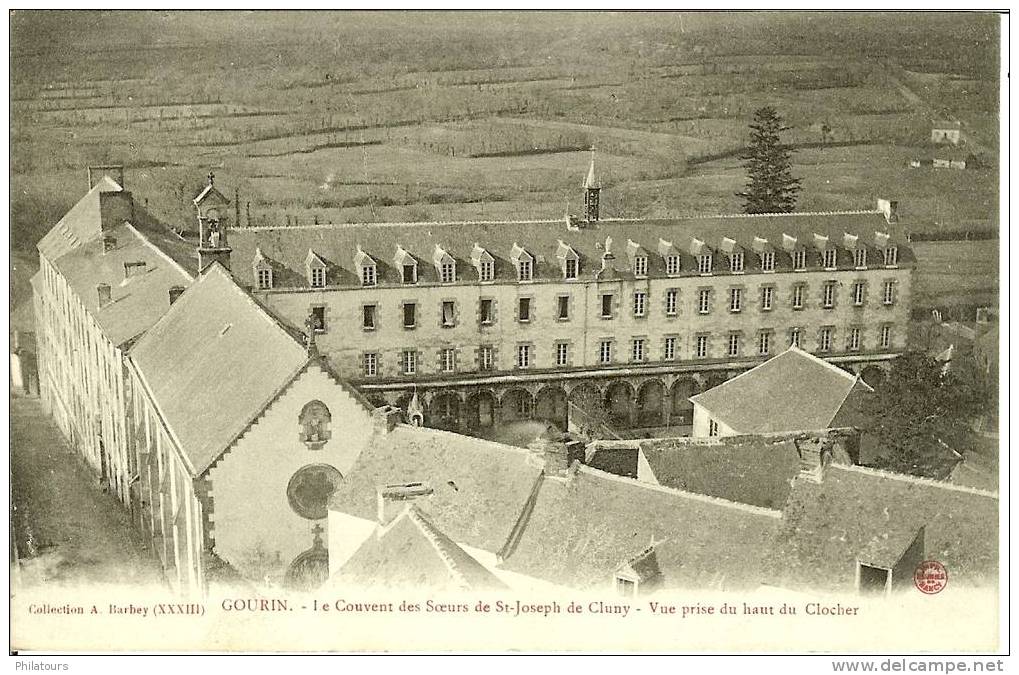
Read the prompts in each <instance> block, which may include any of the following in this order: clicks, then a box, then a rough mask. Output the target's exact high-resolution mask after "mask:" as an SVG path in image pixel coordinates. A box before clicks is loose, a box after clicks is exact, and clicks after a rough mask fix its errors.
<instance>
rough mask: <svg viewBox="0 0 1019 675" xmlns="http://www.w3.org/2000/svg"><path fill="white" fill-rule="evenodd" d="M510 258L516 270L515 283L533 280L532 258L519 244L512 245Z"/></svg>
mask: <svg viewBox="0 0 1019 675" xmlns="http://www.w3.org/2000/svg"><path fill="white" fill-rule="evenodd" d="M510 258H511V259H512V260H513V264H514V265H516V268H517V281H531V280H532V279H533V278H534V256H532V255H531V254H530V253H528V252H527V251H526V250H525V249H524V248H523V247H522V246H520V245H519V244H513V250H512V251H511V252H510Z"/></svg>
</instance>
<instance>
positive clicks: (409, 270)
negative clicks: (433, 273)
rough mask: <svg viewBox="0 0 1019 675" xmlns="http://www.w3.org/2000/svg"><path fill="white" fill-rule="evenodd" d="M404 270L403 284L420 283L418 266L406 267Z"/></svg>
mask: <svg viewBox="0 0 1019 675" xmlns="http://www.w3.org/2000/svg"><path fill="white" fill-rule="evenodd" d="M402 269H403V283H405V284H416V283H417V282H418V266H417V265H404V266H403V268H402Z"/></svg>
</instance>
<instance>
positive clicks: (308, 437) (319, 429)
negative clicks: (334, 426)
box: [298, 401, 332, 450]
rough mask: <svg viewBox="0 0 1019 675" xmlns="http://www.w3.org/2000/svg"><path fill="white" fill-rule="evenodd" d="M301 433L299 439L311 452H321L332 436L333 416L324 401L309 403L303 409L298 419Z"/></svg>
mask: <svg viewBox="0 0 1019 675" xmlns="http://www.w3.org/2000/svg"><path fill="white" fill-rule="evenodd" d="M298 421H299V422H300V426H301V431H300V435H299V438H300V439H301V442H302V443H304V444H305V445H307V446H308V449H309V450H319V449H321V448H322V446H323V445H325V444H326V441H328V440H329V438H330V437H331V436H332V431H331V430H330V428H329V427H330V422H332V415H331V414H330V413H329V408H327V407H326V404H325V403H323V402H322V401H309V402H308V403H307V404H305V406H304V407H303V408H301V415H300V417H299V418H298Z"/></svg>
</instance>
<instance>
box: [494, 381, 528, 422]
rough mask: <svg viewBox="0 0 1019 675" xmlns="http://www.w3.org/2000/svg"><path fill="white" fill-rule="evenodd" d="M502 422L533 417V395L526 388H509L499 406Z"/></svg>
mask: <svg viewBox="0 0 1019 675" xmlns="http://www.w3.org/2000/svg"><path fill="white" fill-rule="evenodd" d="M499 409H500V411H501V413H502V421H503V422H518V421H520V420H529V419H531V418H532V417H534V397H533V396H531V392H529V391H527V390H526V389H510V390H509V391H507V392H506V393H504V394H503V395H502V402H501V404H500V406H499Z"/></svg>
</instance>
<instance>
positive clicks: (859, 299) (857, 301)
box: [853, 281, 864, 307]
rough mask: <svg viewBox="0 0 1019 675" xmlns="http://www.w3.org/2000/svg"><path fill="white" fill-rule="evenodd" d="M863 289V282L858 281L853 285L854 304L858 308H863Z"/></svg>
mask: <svg viewBox="0 0 1019 675" xmlns="http://www.w3.org/2000/svg"><path fill="white" fill-rule="evenodd" d="M863 289H864V285H863V282H862V281H857V282H855V283H854V284H853V304H854V305H856V306H857V307H861V306H863Z"/></svg>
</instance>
